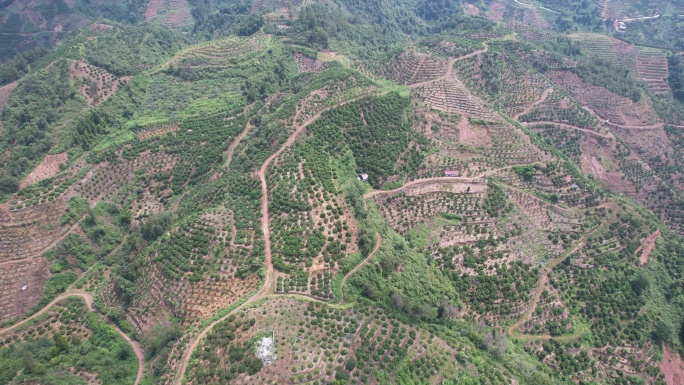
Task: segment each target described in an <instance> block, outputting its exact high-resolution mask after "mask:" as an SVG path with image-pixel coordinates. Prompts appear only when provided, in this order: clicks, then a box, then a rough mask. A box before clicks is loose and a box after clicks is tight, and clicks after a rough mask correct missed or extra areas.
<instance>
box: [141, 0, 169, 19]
mask: <svg viewBox="0 0 684 385" xmlns="http://www.w3.org/2000/svg"><path fill="white" fill-rule="evenodd" d="M163 5H164V0H150V3H149V4H148V5H147V10H146V11H145V19H146V20H150V19H151V18H153V17H155V16H157V14H158V13H159V10H160V9H161V8H162V6H163Z"/></svg>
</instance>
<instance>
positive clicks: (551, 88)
mask: <svg viewBox="0 0 684 385" xmlns="http://www.w3.org/2000/svg"><path fill="white" fill-rule="evenodd" d="M552 92H553V87H549V88H547V89H545V90H544V93H543V94H542V96H541V98H539V100H537V101H536V102H534V103H532V104H530V105H529V106H528V107H527V108H525V111H523V112H521V113H519V114H516V115H515V116H513V120H518V118H519V117H521V116H523V115H527V114H529V113H530V112H531V111H532V110H533V109H534V108H535V107H537V106H538V105H540V104H542V103H544V102H545V101H546V98H548V97H549V95H550V94H551V93H552Z"/></svg>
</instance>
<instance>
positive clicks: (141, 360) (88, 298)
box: [0, 291, 145, 385]
mask: <svg viewBox="0 0 684 385" xmlns="http://www.w3.org/2000/svg"><path fill="white" fill-rule="evenodd" d="M71 297H80V298H82V299H83V300H84V301H85V303H86V307H87V308H88V311H90V312H93V313H96V314H98V315H99V316H100V317H101V318H102V319H103V320H104V321H105V322H107V324H109V325H110V326H112V327H113V328H114V329H115V330H116V332H117V333H119V335H120V336H121V338H123V339H124V340H126V342H128V344H129V345H131V348H132V349H133V352H135V356H136V357H137V359H138V374H137V375H136V377H135V383H134V385H138V384H139V383H140V380H141V379H142V376H143V369H144V367H145V356H144V355H143V351H142V349H141V348H140V345H139V344H138V343H137V342H136V341H133V340H132V339H131V338H130V337H129V336H128V335H127V334H126V333H124V332H123V331H122V330H121V329H119V327H118V326H116V324H114V322H112V321H111V320H110V319H109V318H107V317H105V316H104V315H103V314H101V313H100V312H99V311H97V309H95V307H94V306H93V295H92V294H90V293H86V292H76V291H74V292H69V293H64V294H61V295H59V296H57V298H55V299H54V300H52V302H50V303H49V304H48V305H47V306H45V307H44V308H42V309H40V310H39V311H38V312H37V313H35V314H34V315H32V316H30V317H28V318H26V319H25V320H22V321H21V322H18V323H16V324H14V325H12V326H10V327H7V328H5V329H1V330H0V335H3V334H5V333H8V332H11V331H13V330H15V329H17V328H19V327H21V326H22V325H25V324H26V323H27V322H29V321H31V320H33V319H36V318H38V317H40V316H41V315H43V314H45V312H47V311H48V310H49V309H50V308H51V307H52V306H54V305H55V304H56V303H58V302H60V301H62V300H65V299H67V298H71Z"/></svg>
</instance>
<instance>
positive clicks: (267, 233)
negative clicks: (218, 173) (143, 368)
mask: <svg viewBox="0 0 684 385" xmlns="http://www.w3.org/2000/svg"><path fill="white" fill-rule="evenodd" d="M314 92H315V91H314ZM366 96H367V95H366V94H364V95H361V96H358V97H355V98H352V99H349V100H346V101H343V102H341V103H338V104H336V105H334V106H331V107H328V108H324V109H323V110H321V111H319V112H318V113H316V114H315V115H313V116H312V117H310V118H309V119H307V120H306V121H304V122H302V123H301V124H299V125H297V126H296V128H295V131H294V132H293V133H292V134H290V136H289V137H288V138H287V140H286V141H285V143H283V145H282V146H281V147H280V148H279V149H278V151H276V152H275V153H273V154H272V155H271V156H269V157H268V158H267V159H266V161H264V163H263V164H262V165H261V168H260V169H259V173H258V175H259V180H260V181H261V230H262V232H263V234H264V254H265V261H264V263H265V265H266V275H265V278H264V284H263V285H262V287H261V289H259V290H258V291H257V292H256V293H255V294H254V295H253V296H252V297H250V298H249V299H248V300H247V301H245V302H244V303H242V304H241V305H240V306H238V307H236V308H235V309H233V310H232V311H230V312H228V313H227V314H226V315H224V316H223V317H221V318H219V319H217V320H216V321H214V322H212V323H211V324H209V325H208V326H207V327H206V328H204V330H202V331H201V332H200V333H199V334H198V335H197V337H195V338H194V339H193V340H192V342H190V344H188V346H187V347H186V349H185V351H184V352H183V357H182V359H181V361H180V363H179V366H178V370H177V372H176V376H175V378H174V380H173V384H174V385H181V384H182V381H183V378H184V377H185V372H186V371H187V370H188V363H189V362H190V359H191V357H192V353H193V352H194V351H195V349H196V348H197V345H199V343H200V341H201V340H202V338H204V336H206V335H207V334H208V333H209V332H210V331H211V330H212V329H213V328H214V326H216V325H217V324H218V323H219V322H222V321H223V320H225V319H227V318H228V317H230V316H231V315H232V314H235V313H236V312H238V311H240V310H242V309H244V308H245V307H247V306H249V305H251V304H252V303H254V302H256V301H258V300H260V299H262V298H265V297H277V296H280V295H274V294H273V290H272V286H273V281H274V279H273V278H274V275H275V274H274V269H273V260H272V252H271V230H270V228H271V219H270V217H269V215H268V184H267V182H266V172H267V171H268V166H269V165H270V164H271V162H273V160H274V159H275V158H277V157H278V156H279V155H280V154H282V152H283V151H285V149H287V148H288V147H290V146H292V144H293V143H294V142H295V141H296V140H297V138H298V137H299V136H300V135H301V133H302V132H304V130H305V129H306V127H307V126H309V125H310V124H311V123H313V122H314V121H316V120H317V119H318V118H320V116H321V114H323V113H324V112H326V111H328V110H331V109H333V108H337V107H339V106H342V105H345V104H348V103H352V102H354V101H356V100H358V99H361V98H364V97H366ZM301 112H302V110H297V112H296V113H295V116H294V119H293V121H294V122H296V121H298V120H299V117H300V114H301Z"/></svg>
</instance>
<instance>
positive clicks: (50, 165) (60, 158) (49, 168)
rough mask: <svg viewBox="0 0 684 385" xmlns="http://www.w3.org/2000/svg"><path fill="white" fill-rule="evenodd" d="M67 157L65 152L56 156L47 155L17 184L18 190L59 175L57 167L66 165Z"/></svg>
mask: <svg viewBox="0 0 684 385" xmlns="http://www.w3.org/2000/svg"><path fill="white" fill-rule="evenodd" d="M68 159H69V156H68V155H67V153H66V152H64V153H61V154H57V155H47V156H46V157H45V158H44V159H43V161H42V162H40V164H39V165H38V166H37V167H36V168H35V169H34V170H33V172H31V173H30V174H29V175H28V176H27V177H26V178H24V180H22V181H21V183H20V184H19V187H20V188H24V187H26V186H29V185H32V184H34V183H36V182H40V181H41V180H45V179H48V178H52V177H53V176H55V175H57V174H59V165H60V164H66V162H67V160H68Z"/></svg>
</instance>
